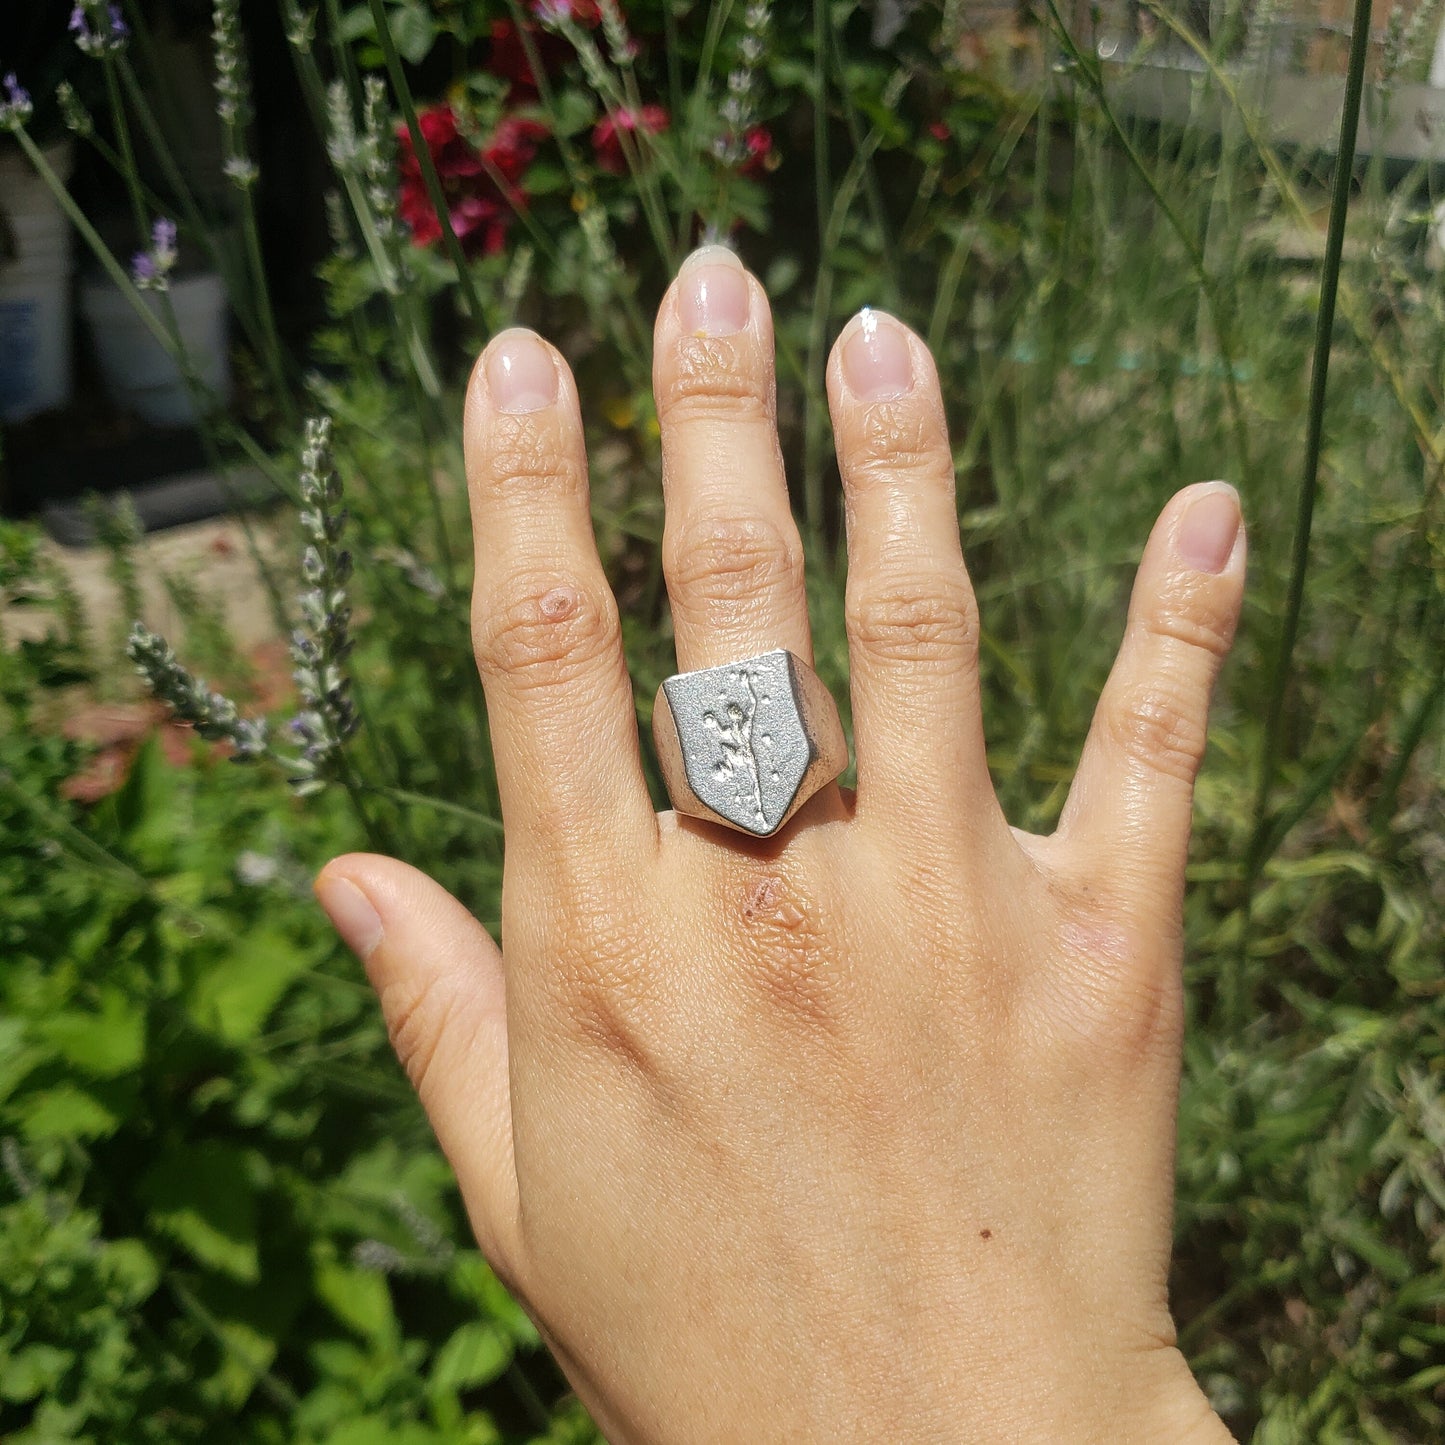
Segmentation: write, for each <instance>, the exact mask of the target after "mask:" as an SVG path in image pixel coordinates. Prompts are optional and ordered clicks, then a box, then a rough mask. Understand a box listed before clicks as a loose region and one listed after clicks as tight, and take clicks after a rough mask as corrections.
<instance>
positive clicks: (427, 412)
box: [0, 0, 1445, 1445]
mask: <svg viewBox="0 0 1445 1445" xmlns="http://www.w3.org/2000/svg"><path fill="white" fill-rule="evenodd" d="M1442 22H1445V7H1442V5H1441V3H1440V0H1421V3H1410V4H1403V3H1401V4H1391V3H1388V0H1376V3H1374V4H1373V6H1372V5H1371V3H1370V0H1359V3H1357V4H1355V5H1347V4H1344V3H1340V0H1327V3H1308V0H1296V3H1282V0H1273V3H1272V0H1256V3H1253V4H1250V3H1245V0H1220V3H1188V4H1172V3H1164V0H1121V3H1117V4H1104V5H1086V4H1081V3H1077V0H1028V3H1024V4H1019V5H1015V4H996V3H985V0H943V3H938V0H930V3H923V0H873V3H866V4H865V3H853V0H831V3H814V4H809V3H805V0H752V3H743V0H707V3H689V0H627V3H623V0H616V3H614V0H361V3H354V0H305V3H302V0H115V3H111V0H80V3H78V4H76V3H73V0H72V3H64V0H25V3H20V0H9V3H7V4H5V5H4V6H3V7H0V1438H4V1439H6V1440H14V1441H16V1442H27V1445H38V1442H52V1441H54V1442H59V1441H83V1440H94V1441H98V1442H99V1441H113V1440H125V1441H156V1442H160V1441H165V1442H173V1441H188V1440H193V1439H194V1440H200V1439H203V1438H204V1439H206V1440H208V1441H210V1442H219V1441H229V1440H235V1441H256V1442H272V1441H275V1442H280V1441H300V1442H328V1445H368V1442H371V1441H377V1442H380V1441H387V1442H396V1441H401V1442H405V1445H410V1442H453V1441H455V1442H503V1441H504V1442H514V1441H515V1442H520V1441H579V1442H580V1441H591V1440H595V1439H597V1438H599V1437H598V1436H597V1435H596V1432H595V1430H594V1429H593V1427H592V1426H591V1424H590V1422H588V1421H587V1419H586V1417H585V1415H584V1414H583V1412H581V1410H580V1408H579V1407H578V1406H577V1405H576V1403H575V1401H573V1400H571V1399H570V1397H569V1396H568V1395H567V1393H566V1390H565V1384H564V1381H563V1380H562V1378H561V1376H560V1374H559V1373H558V1372H557V1371H556V1369H555V1367H554V1366H553V1365H552V1364H551V1363H550V1361H549V1360H548V1358H547V1356H546V1355H545V1353H544V1352H543V1351H541V1350H540V1348H539V1346H538V1342H537V1339H536V1336H535V1333H534V1331H533V1330H532V1327H531V1325H530V1324H529V1322H528V1321H527V1319H526V1317H525V1316H524V1315H523V1314H522V1312H521V1311H520V1310H519V1309H518V1308H517V1307H516V1305H515V1304H514V1303H513V1302H512V1301H510V1300H509V1299H508V1297H507V1296H506V1293H505V1291H504V1290H503V1289H502V1288H501V1286H500V1285H499V1284H498V1283H497V1281H496V1280H495V1279H494V1278H493V1276H492V1275H491V1273H490V1272H489V1270H488V1269H487V1267H486V1265H485V1263H484V1262H483V1261H482V1260H481V1258H480V1256H479V1255H478V1254H477V1252H476V1250H475V1248H474V1247H473V1246H472V1244H471V1241H470V1236H469V1234H468V1232H467V1228H466V1223H465V1219H464V1216H463V1214H462V1211H461V1208H460V1205H459V1202H458V1200H457V1197H456V1193H455V1189H454V1186H453V1184H452V1182H451V1178H450V1174H449V1171H448V1170H447V1168H446V1165H445V1163H444V1161H443V1160H442V1159H441V1158H440V1155H439V1154H438V1152H437V1151H436V1149H435V1146H434V1145H433V1143H432V1141H431V1139H430V1135H429V1132H428V1130H427V1128H426V1125H425V1122H424V1120H423V1119H422V1118H421V1115H420V1112H419V1110H418V1108H417V1106H416V1105H415V1102H414V1100H413V1099H412V1096H411V1091H410V1089H409V1087H408V1086H407V1085H406V1081H405V1079H404V1078H403V1077H402V1075H401V1073H400V1071H399V1070H398V1069H397V1067H396V1065H395V1063H394V1060H393V1059H392V1057H391V1054H390V1052H389V1050H388V1048H387V1046H386V1040H385V1037H384V1033H383V1030H382V1028H381V1025H380V1022H379V1019H378V1017H377V1012H376V1010H375V1007H374V1004H373V1000H372V998H371V996H370V993H369V990H368V989H367V988H366V986H365V983H364V980H363V979H362V977H361V975H360V972H359V970H358V969H357V967H356V966H355V964H354V961H353V960H351V958H350V957H349V955H346V954H345V953H344V952H343V951H342V950H341V949H340V947H339V945H338V944H337V943H336V942H335V940H334V938H333V937H332V935H331V933H330V929H329V926H328V925H327V924H326V923H325V920H324V919H323V918H322V917H321V915H320V913H319V910H318V909H317V908H316V906H315V904H314V902H313V901H312V899H311V895H310V888H309V884H310V879H311V877H312V876H314V874H315V872H316V871H317V869H318V868H319V867H320V865H321V864H322V863H323V862H324V861H325V860H326V859H327V858H329V857H331V856H333V855H334V854H335V853H337V852H340V851H343V850H345V849H348V848H353V847H372V848H377V849H380V850H382V851H386V852H389V853H393V854H395V855H396V856H400V857H404V858H407V859H409V860H410V861H412V862H414V863H416V864H417V865H418V866H421V867H423V868H425V869H427V871H429V872H431V873H432V874H433V875H434V876H436V877H438V878H439V879H441V880H442V881H443V882H444V883H445V884H446V885H447V886H448V887H450V888H452V889H453V890H454V891H455V892H456V893H457V895H458V896H459V897H461V898H462V899H463V900H464V901H465V902H466V903H467V904H468V906H470V907H471V908H472V909H473V910H474V911H475V913H476V914H477V916H478V917H479V918H480V919H481V920H482V921H483V922H484V923H486V924H487V925H488V927H490V928H491V929H493V931H494V932H496V931H498V930H499V928H500V918H499V912H500V904H499V885H500V870H501V857H502V854H501V837H500V826H499V823H498V822H497V806H496V793H495V782H494V777H493V773H492V767H491V759H490V750H489V743H488V737H487V729H486V719H485V714H484V711H483V709H482V706H481V700H480V690H479V686H478V683H477V679H476V674H475V670H474V668H473V665H472V661H471V655H470V644H469V637H468V617H467V598H468V593H469V588H470V583H471V560H470V549H469V547H468V545H467V537H468V532H467V509H466V501H465V490H464V484H463V479H462V469H461V456H460V441H459V420H460V407H461V388H462V386H463V384H464V382H465V378H466V375H467V372H468V369H469V367H470V364H471V362H472V360H473V359H474V357H475V355H476V354H477V352H478V350H479V349H480V348H481V346H483V345H484V344H485V342H486V340H487V338H488V337H489V336H490V335H491V334H492V333H493V332H495V331H496V330H498V329H500V328H501V327H504V326H507V325H510V324H513V323H514V322H521V323H523V324H527V325H532V326H535V327H537V328H538V329H539V330H541V331H543V332H544V333H545V334H546V335H547V336H548V337H549V338H551V339H552V340H554V341H555V342H556V343H557V344H558V345H559V346H560V347H561V348H562V350H563V351H564V352H565V354H566V355H567V357H568V360H569V362H570V363H571V365H572V367H573V369H574V371H575V372H576V374H577V377H578V381H579V388H580V390H581V394H582V397H583V404H584V411H585V418H584V419H585V423H586V426H587V431H588V439H589V455H590V465H591V471H592V498H593V511H594V521H595V524H596V528H597V532H598V538H599V544H600V546H601V549H602V552H603V556H604V561H605V563H606V566H607V568H608V572H609V576H610V577H611V580H612V583H613V586H614V588H615V589H616V591H617V594H618V597H619V600H620V602H621V605H622V610H623V617H624V631H625V635H626V641H627V646H628V655H629V665H630V666H631V669H632V672H633V677H634V682H635V690H636V696H637V699H638V705H639V723H640V725H642V727H643V728H644V736H645V735H646V733H645V730H646V725H647V723H648V721H649V717H648V711H647V710H648V707H649V705H650V699H651V698H652V696H653V694H654V692H655V690H656V687H657V685H658V683H659V682H660V681H661V679H662V678H663V677H664V676H666V675H667V674H668V673H669V672H671V671H672V643H671V623H670V618H669V615H668V610H667V603H666V596H665V591H664V588H663V586H662V579H661V569H660V564H659V557H658V551H659V547H658V544H659V541H660V536H661V524H662V513H661V490H660V483H659V474H660V456H659V449H658V434H657V425H656V417H655V413H654V410H653V406H652V400H651V396H650V391H649V382H650V347H651V331H652V315H653V312H654V310H655V307H656V304H657V301H658V299H659V298H660V297H661V295H662V293H663V291H664V289H665V287H666V285H667V283H668V280H669V279H670V277H671V276H672V274H673V273H674V271H675V269H676V267H677V265H678V264H679V263H680V261H681V259H682V258H683V256H685V255H686V254H687V252H688V251H689V250H690V249H691V248H692V247H693V246H694V245H696V244H698V243H699V242H701V241H704V240H722V241H726V242H728V243H730V244H732V245H734V246H736V247H737V249H738V250H739V251H740V253H741V255H742V256H743V258H744V260H745V261H746V262H747V264H748V265H749V266H750V267H751V268H752V269H753V270H754V271H755V272H756V273H757V274H758V275H759V276H760V277H761V278H762V280H763V282H764V284H765V285H766V286H767V288H768V291H769V294H770V296H771V297H772V299H773V304H774V310H775V330H776V336H777V347H778V358H777V359H778V380H779V422H780V431H781V437H782V443H783V449H784V454H785V457H786V460H787V463H788V467H789V473H790V479H791V485H792V487H793V492H794V501H795V507H796V511H797V513H798V516H799V518H800V522H801V524H802V527H803V531H804V536H805V542H806V546H807V551H808V558H809V569H810V570H809V587H810V594H811V601H812V610H813V619H814V626H815V631H816V637H817V654H818V666H819V670H820V672H821V673H822V674H823V675H824V677H825V678H826V680H827V681H828V682H829V684H830V685H831V686H832V687H833V688H834V691H835V693H836V695H838V696H839V697H840V698H841V699H843V700H845V701H846V696H847V693H846V672H847V658H846V649H845V642H844V633H843V624H842V600H841V599H842V587H843V580H844V575H845V566H846V559H845V557H844V555H843V545H842V528H841V516H840V505H839V499H838V480H837V473H836V466H835V463H834V460H833V454H832V446H831V437H830V435H829V429H828V418H827V408H826V399H825V395H824V389H823V366H824V362H825V360H826V356H827V351H828V347H829V346H830V345H831V342H832V340H833V338H834V337H835V336H836V335H837V332H838V330H839V329H840V328H841V326H842V325H843V324H844V322H845V321H846V319H847V318H848V317H849V316H850V315H851V314H852V313H853V312H854V311H855V310H856V309H857V308H858V307H859V306H861V305H864V304H871V305H879V306H884V307H887V308H889V309H890V310H893V311H895V312H896V313H897V314H899V315H900V316H902V317H903V318H904V319H905V320H907V321H908V322H909V323H910V324H911V325H913V326H914V327H915V328H916V329H917V330H918V331H919V332H920V334H922V335H924V336H925V337H926V339H927V340H928V343H929V345H930V347H931V348H932V350H933V352H934V354H935V356H936V357H937V359H938V363H939V369H940V373H941V375H942V377H943V380H944V387H945V395H946V398H947V405H948V409H949V420H950V427H951V435H952V440H953V447H954V459H955V464H956V468H957V476H958V503H959V518H960V525H961V528H962V531H963V537H964V542H965V548H966V552H967V556H968V559H969V565H970V568H971V571H972V573H973V576H974V579H975V584H976V587H977V590H978V593H979V597H980V602H981V606H982V609H983V629H984V631H983V654H984V657H983V662H984V674H985V711H986V724H987V729H988V735H989V739H990V755H989V756H990V765H991V768H992V770H993V774H994V778H995V781H996V783H997V785H998V788H999V791H1000V794H1001V796H1002V798H1003V800H1004V803H1005V806H1006V808H1007V810H1008V813H1009V816H1010V818H1011V820H1012V821H1013V822H1015V823H1017V824H1018V825H1020V826H1023V827H1027V828H1030V829H1035V830H1045V831H1046V830H1048V829H1049V828H1050V827H1051V826H1052V825H1053V822H1054V819H1055V818H1056V816H1057V813H1058V810H1059V808H1060V807H1061V806H1062V802H1063V798H1064V795H1065V791H1066V789H1067V786H1068V782H1069V779H1070V778H1071V776H1072V771H1073V768H1074V764H1075V760H1076V758H1077V755H1078V749H1079V746H1080V743H1081V741H1082V738H1083V736H1084V733H1085V731H1086V729H1087V726H1088V721H1089V717H1090V714H1091V710H1092V706H1093V702H1094V699H1095V698H1096V697H1097V694H1098V690H1099V687H1100V684H1101V682H1102V680H1103V677H1104V675H1105V671H1106V669H1107V666H1108V663H1109V660H1110V659H1111V657H1112V654H1113V651H1114V648H1115V647H1116V645H1117V641H1118V638H1119V636H1120V633H1121V631H1122V626H1123V617H1124V608H1125V605H1126V601H1127V596H1128V588H1129V585H1130V582H1131V579H1132V569H1133V566H1134V564H1135V562H1136V560H1137V557H1138V555H1139V551H1140V549H1141V547H1142V544H1143V540H1144V537H1145V536H1146V534H1147V531H1148V528H1149V525H1150V523H1151V522H1152V520H1153V518H1154V516H1155V515H1156V513H1157V511H1158V509H1159V507H1160V506H1161V505H1162V503H1163V501H1164V500H1165V499H1166V498H1167V497H1168V496H1169V495H1170V494H1171V493H1172V492H1173V491H1175V490H1176V489H1177V488H1178V487H1179V486H1181V485H1183V484H1185V483H1187V482H1190V481H1194V480H1199V479H1202V478H1207V477H1226V478H1228V479H1229V480H1231V481H1233V482H1234V483H1235V484H1236V485H1237V486H1238V487H1239V489H1240V492H1241V495H1242V498H1243V503H1244V508H1245V514H1246V518H1247V521H1248V524H1249V528H1250V538H1251V564H1250V565H1251V577H1250V589H1249V596H1248V600H1247V602H1246V610H1245V616H1244V620H1243V623H1242V626H1241V633H1240V639H1239V643H1238V645H1237V647H1236V650H1235V653H1234V656H1233V657H1232V659H1231V661H1230V662H1229V664H1228V666H1227V668H1226V672H1225V675H1224V678H1223V681H1222V683H1221V688H1220V696H1219V700H1218V703H1217V706H1216V710H1215V715H1214V724H1213V731H1212V736H1211V749H1210V755H1209V758H1208V760H1207V763H1206V767H1205V771H1204V775H1203V777H1202V778H1201V781H1200V784H1199V788H1198V791H1197V808H1196V836H1195V843H1194V851H1193V855H1192V860H1191V864H1190V884H1191V887H1190V893H1189V900H1188V911H1187V948H1186V972H1187V985H1188V996H1189V1006H1190V1024H1189V1035H1188V1042H1187V1045H1186V1058H1185V1076H1184V1089H1183V1096H1182V1100H1181V1109H1180V1130H1181V1134H1180V1153H1179V1210H1178V1226H1177V1252H1176V1262H1175V1271H1174V1278H1173V1281H1172V1288H1173V1297H1174V1305H1175V1311H1176V1316H1177V1318H1178V1320H1179V1323H1180V1329H1181V1343H1182V1345H1183V1347H1184V1349H1185V1350H1186V1353H1187V1354H1188V1355H1189V1357H1190V1359H1191V1362H1192V1364H1193V1365H1194V1367H1195V1369H1196V1370H1197V1372H1198V1373H1199V1375H1200V1378H1201V1380H1202V1381H1203V1382H1204V1384H1205V1387H1206V1389H1207V1390H1208V1391H1209V1393H1210V1396H1211V1398H1212V1400H1213V1401H1214V1403H1215V1405H1216V1408H1218V1409H1219V1410H1220V1411H1221V1412H1222V1413H1223V1415H1224V1417H1225V1418H1226V1420H1227V1421H1228V1423H1229V1424H1230V1425H1231V1427H1232V1428H1233V1429H1234V1430H1235V1431H1236V1433H1237V1434H1238V1435H1239V1437H1240V1438H1241V1439H1244V1440H1253V1441H1256V1442H1261V1445H1283V1442H1305V1441H1308V1442H1341V1445H1343V1442H1351V1445H1354V1442H1369V1445H1380V1442H1392V1445H1414V1442H1419V1445H1424V1442H1428V1441H1436V1440H1439V1439H1440V1438H1442V1435H1445V1224H1442V1219H1445V970H1442V957H1445V947H1442V945H1445V753H1442V747H1441V736H1442V731H1441V726H1440V723H1441V712H1442V701H1445V568H1442V558H1445V528H1442V495H1441V494H1442V476H1445V390H1442V388H1445V376H1442V360H1445V345H1442V343H1445V275H1442V261H1445V194H1442V185H1441V182H1442V176H1445V172H1442V158H1445V45H1442V40H1441V34H1442ZM648 765H649V767H651V766H652V761H651V759H650V757H649V759H648ZM652 781H653V783H654V786H655V787H656V795H657V798H658V800H659V802H661V800H662V797H663V794H662V790H661V788H660V784H659V780H658V779H657V777H656V776H655V775H654V776H653V779H652ZM619 1327H622V1325H619Z"/></svg>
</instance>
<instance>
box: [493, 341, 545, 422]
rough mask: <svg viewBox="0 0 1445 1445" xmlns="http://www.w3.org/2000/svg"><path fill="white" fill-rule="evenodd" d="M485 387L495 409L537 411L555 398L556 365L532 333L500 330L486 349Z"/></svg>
mask: <svg viewBox="0 0 1445 1445" xmlns="http://www.w3.org/2000/svg"><path fill="white" fill-rule="evenodd" d="M487 388H488V390H489V391H490V392H491V394H492V405H493V406H495V407H496V408H497V410H498V411H510V412H522V411H541V410H542V408H543V407H544V406H551V405H552V403H553V402H554V401H556V400H557V368H556V367H555V366H554V365H553V364H552V354H551V352H549V351H548V350H547V348H546V347H545V346H543V345H542V339H541V337H539V336H538V335H536V333H535V332H531V331H527V330H524V329H522V328H516V329H514V330H511V331H504V332H502V333H501V335H500V336H497V337H496V338H494V339H493V341H492V344H491V346H490V347H489V348H488V349H487Z"/></svg>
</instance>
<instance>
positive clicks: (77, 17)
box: [66, 0, 130, 55]
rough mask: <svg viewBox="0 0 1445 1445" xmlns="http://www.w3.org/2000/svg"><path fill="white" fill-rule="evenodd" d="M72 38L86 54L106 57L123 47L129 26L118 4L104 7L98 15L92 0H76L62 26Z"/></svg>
mask: <svg viewBox="0 0 1445 1445" xmlns="http://www.w3.org/2000/svg"><path fill="white" fill-rule="evenodd" d="M66 29H68V30H69V31H70V33H71V34H72V35H73V36H75V43H76V45H78V46H79V47H80V49H81V50H83V51H84V52H85V54H87V55H109V54H113V53H114V52H115V51H117V50H123V49H124V48H125V43H126V41H127V40H128V39H129V38H130V26H129V25H127V24H126V23H125V16H124V15H123V14H122V13H121V9H120V6H119V5H108V6H106V8H105V11H104V13H101V12H100V8H99V5H98V4H97V3H96V0H76V5H75V9H73V10H72V11H71V12H70V23H69V25H68V26H67V27H66Z"/></svg>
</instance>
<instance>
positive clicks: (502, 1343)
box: [431, 1324, 512, 1392]
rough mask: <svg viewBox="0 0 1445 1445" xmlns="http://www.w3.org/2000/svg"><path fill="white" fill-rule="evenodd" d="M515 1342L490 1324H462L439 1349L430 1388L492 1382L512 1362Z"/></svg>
mask: <svg viewBox="0 0 1445 1445" xmlns="http://www.w3.org/2000/svg"><path fill="white" fill-rule="evenodd" d="M511 1359H512V1346H511V1343H510V1341H508V1340H507V1339H506V1338H505V1337H504V1336H503V1335H502V1333H501V1332H500V1331H499V1330H496V1329H493V1328H492V1326H491V1325H483V1324H467V1325H463V1326H462V1327H461V1329H459V1330H458V1331H457V1332H456V1333H455V1334H454V1335H453V1336H452V1337H451V1339H449V1340H448V1341H447V1342H446V1344H444V1345H443V1346H442V1347H441V1349H440V1350H438V1351H437V1357H436V1363H435V1364H434V1365H433V1366H432V1372H431V1388H432V1389H433V1390H438V1391H446V1392H453V1391H456V1390H466V1389H470V1388H474V1387H476V1386H478V1385H489V1384H491V1382H492V1381H493V1380H495V1379H496V1378H497V1376H498V1375H500V1374H501V1373H502V1371H503V1370H505V1369H506V1368H507V1366H508V1365H509V1364H510V1363H511Z"/></svg>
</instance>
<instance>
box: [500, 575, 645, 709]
mask: <svg viewBox="0 0 1445 1445" xmlns="http://www.w3.org/2000/svg"><path fill="white" fill-rule="evenodd" d="M621 637H622V633H621V624H620V621H619V619H618V615H617V603H616V601H615V600H614V599H613V597H612V595H611V593H610V592H607V591H606V590H605V589H603V590H601V591H600V592H597V593H594V592H591V591H589V590H587V589H586V588H583V587H579V586H577V585H575V584H574V583H570V582H566V581H559V580H558V578H557V577H555V576H542V577H539V576H537V575H535V574H522V575H520V576H517V577H513V578H510V579H508V580H507V581H505V582H503V583H502V584H500V585H499V586H498V587H496V588H495V589H489V590H488V592H487V594H486V595H485V596H481V595H479V597H478V601H477V603H476V605H475V607H474V612H473V618H472V638H473V643H474V646H475V650H476V655H477V665H478V667H479V669H480V670H481V672H482V675H483V676H484V677H505V678H507V679H509V680H510V681H511V683H512V684H513V685H514V686H520V687H550V686H559V685H563V684H565V683H567V682H570V681H571V680H572V679H573V678H575V677H576V676H577V674H578V673H579V672H581V671H582V670H584V669H585V668H587V667H588V666H589V665H591V664H592V663H594V662H596V661H597V660H598V659H599V658H602V657H605V656H606V655H607V654H608V653H609V652H612V651H615V650H616V649H619V648H620V647H621V645H622V643H621Z"/></svg>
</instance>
